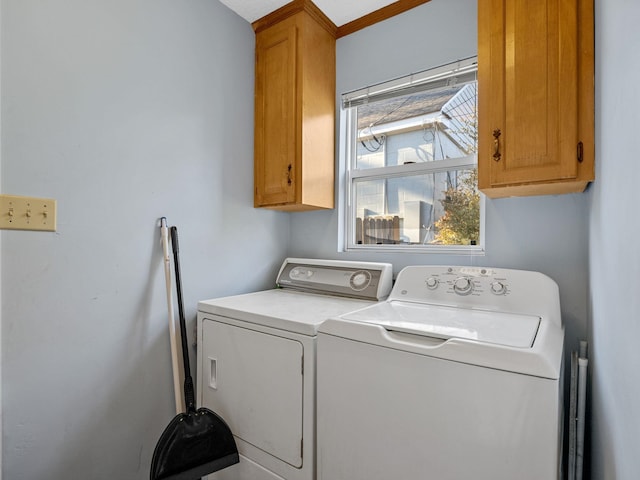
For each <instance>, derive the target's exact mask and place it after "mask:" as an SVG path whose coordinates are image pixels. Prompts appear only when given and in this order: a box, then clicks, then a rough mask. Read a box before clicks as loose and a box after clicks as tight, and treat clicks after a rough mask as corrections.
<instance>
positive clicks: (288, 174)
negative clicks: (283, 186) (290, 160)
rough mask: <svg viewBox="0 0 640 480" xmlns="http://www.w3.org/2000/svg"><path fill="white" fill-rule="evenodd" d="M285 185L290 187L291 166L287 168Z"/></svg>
mask: <svg viewBox="0 0 640 480" xmlns="http://www.w3.org/2000/svg"><path fill="white" fill-rule="evenodd" d="M287 185H291V164H289V166H288V167H287Z"/></svg>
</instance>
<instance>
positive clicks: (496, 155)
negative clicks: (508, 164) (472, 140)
mask: <svg viewBox="0 0 640 480" xmlns="http://www.w3.org/2000/svg"><path fill="white" fill-rule="evenodd" d="M500 133H501V132H500V129H499V128H496V129H495V130H494V131H493V159H494V160H495V161H496V162H499V161H500V158H501V157H502V154H501V153H500Z"/></svg>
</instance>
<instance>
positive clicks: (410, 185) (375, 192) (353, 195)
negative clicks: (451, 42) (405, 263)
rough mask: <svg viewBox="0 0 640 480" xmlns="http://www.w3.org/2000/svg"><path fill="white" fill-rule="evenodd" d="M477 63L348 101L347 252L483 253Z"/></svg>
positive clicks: (389, 84) (344, 99) (383, 86)
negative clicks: (478, 185) (478, 143)
mask: <svg viewBox="0 0 640 480" xmlns="http://www.w3.org/2000/svg"><path fill="white" fill-rule="evenodd" d="M476 71H477V61H476V59H475V58H471V59H466V60H462V61H459V62H456V63H454V64H450V65H445V66H442V67H439V68H436V69H431V70H429V71H425V72H420V73H418V74H413V75H411V76H409V77H404V78H401V79H397V80H394V81H391V82H386V83H384V84H380V85H375V86H372V87H368V88H365V89H362V90H358V91H355V92H350V93H347V94H344V95H343V97H342V107H343V112H342V119H343V120H342V121H343V134H342V139H343V142H344V145H343V146H344V148H343V153H344V155H345V162H344V163H345V165H346V183H345V186H346V193H345V198H344V200H345V201H344V205H345V206H346V215H345V219H346V228H345V235H346V242H345V245H346V248H347V249H350V250H351V249H380V250H385V251H388V250H401V251H407V250H409V251H410V250H424V251H434V252H446V253H452V252H460V253H474V252H478V253H481V252H482V249H483V232H482V225H483V216H484V201H483V200H484V199H483V197H482V195H481V194H480V193H479V191H478V188H477V94H478V90H477V80H476Z"/></svg>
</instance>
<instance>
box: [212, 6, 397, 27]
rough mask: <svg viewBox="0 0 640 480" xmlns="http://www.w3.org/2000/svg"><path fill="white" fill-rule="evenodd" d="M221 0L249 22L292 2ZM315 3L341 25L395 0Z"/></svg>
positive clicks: (335, 22) (334, 21)
mask: <svg viewBox="0 0 640 480" xmlns="http://www.w3.org/2000/svg"><path fill="white" fill-rule="evenodd" d="M220 2H222V3H223V4H224V5H226V6H227V7H229V8H230V9H231V10H233V11H234V12H236V13H237V14H238V15H240V16H241V17H242V18H244V19H245V20H246V21H247V22H249V23H253V22H255V21H256V20H258V19H260V18H262V17H264V16H265V15H268V14H269V13H271V12H273V11H274V10H277V9H278V8H280V7H282V6H284V5H286V4H287V3H290V2H291V0H220ZM313 3H315V4H316V6H317V7H318V8H319V9H320V10H322V12H323V13H324V14H325V15H326V16H327V17H329V18H330V19H331V21H332V22H333V23H334V24H336V26H338V27H340V26H342V25H345V24H347V23H349V22H351V21H353V20H355V19H357V18H360V17H363V16H365V15H367V14H369V13H371V12H374V11H376V10H378V9H380V8H383V7H386V6H387V5H390V4H392V3H395V2H394V0H357V1H353V0H351V1H349V0H314V1H313Z"/></svg>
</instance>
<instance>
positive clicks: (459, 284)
mask: <svg viewBox="0 0 640 480" xmlns="http://www.w3.org/2000/svg"><path fill="white" fill-rule="evenodd" d="M472 290H473V283H472V282H471V280H470V279H469V278H467V277H459V278H456V280H455V282H453V291H454V292H456V293H457V294H458V295H469V294H470V293H471V291H472Z"/></svg>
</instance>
